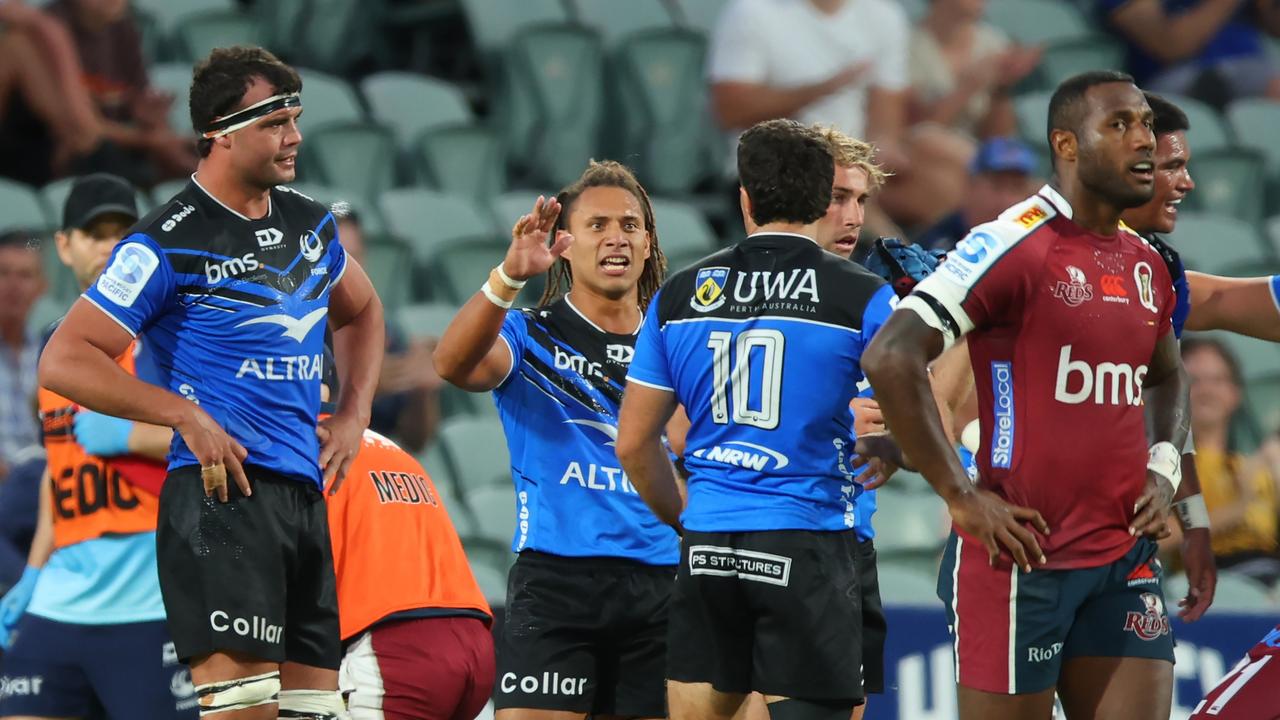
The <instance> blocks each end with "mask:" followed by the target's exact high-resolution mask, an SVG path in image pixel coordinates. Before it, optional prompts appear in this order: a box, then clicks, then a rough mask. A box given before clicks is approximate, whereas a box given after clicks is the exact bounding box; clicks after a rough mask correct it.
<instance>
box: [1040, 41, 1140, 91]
mask: <svg viewBox="0 0 1280 720" xmlns="http://www.w3.org/2000/svg"><path fill="white" fill-rule="evenodd" d="M1123 66H1124V46H1123V45H1121V44H1120V43H1119V42H1117V41H1116V40H1115V39H1113V38H1111V37H1108V36H1106V35H1096V34H1095V35H1089V36H1086V37H1079V38H1071V39H1067V40H1060V41H1058V42H1055V43H1053V44H1051V45H1049V46H1048V47H1047V48H1045V50H1044V56H1043V58H1042V59H1041V61H1040V67H1039V68H1038V69H1037V70H1036V72H1037V73H1038V74H1039V76H1040V78H1041V86H1042V87H1044V88H1047V89H1049V90H1052V89H1053V88H1055V87H1057V85H1058V83H1060V82H1062V81H1063V80H1066V79H1067V78H1069V77H1071V76H1072V75H1076V74H1079V73H1082V72H1086V71H1089V70H1111V69H1114V68H1119V67H1123Z"/></svg>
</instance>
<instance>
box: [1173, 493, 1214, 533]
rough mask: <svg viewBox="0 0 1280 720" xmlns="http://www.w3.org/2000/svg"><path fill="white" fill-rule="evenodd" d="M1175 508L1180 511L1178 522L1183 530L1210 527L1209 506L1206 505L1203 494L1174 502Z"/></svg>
mask: <svg viewBox="0 0 1280 720" xmlns="http://www.w3.org/2000/svg"><path fill="white" fill-rule="evenodd" d="M1173 509H1174V510H1175V511H1176V512H1177V513H1178V522H1179V523H1180V524H1181V525H1182V529H1183V530H1193V529H1195V528H1205V529H1206V530H1207V529H1208V528H1209V508H1207V507H1205V504H1204V496H1203V495H1200V494H1196V495H1191V496H1190V497H1185V498H1183V499H1181V500H1179V501H1178V502H1176V503H1174V504H1173Z"/></svg>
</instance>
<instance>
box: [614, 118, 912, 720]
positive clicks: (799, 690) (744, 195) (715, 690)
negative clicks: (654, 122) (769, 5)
mask: <svg viewBox="0 0 1280 720" xmlns="http://www.w3.org/2000/svg"><path fill="white" fill-rule="evenodd" d="M738 172H739V176H740V179H741V185H742V191H741V193H740V197H741V203H742V211H743V219H744V224H745V225H746V227H747V232H748V234H749V236H748V237H747V239H746V240H745V241H743V242H741V243H738V244H737V245H735V246H734V247H732V248H729V249H726V250H723V251H721V252H718V253H716V254H714V255H711V256H709V257H707V258H704V259H703V260H701V261H699V262H698V263H696V264H694V265H693V266H691V267H690V268H688V269H686V270H683V271H681V272H680V273H677V274H676V275H674V276H673V277H672V278H671V279H670V280H669V281H668V282H667V283H665V284H664V285H663V288H662V290H661V292H660V293H659V294H658V296H657V297H656V298H655V299H654V301H653V303H651V304H650V307H649V311H648V313H647V314H646V317H645V326H644V328H643V329H642V330H641V333H640V339H639V340H638V341H637V344H636V358H635V361H634V362H633V363H632V366H631V369H630V372H629V373H628V378H627V379H628V384H627V393H626V396H625V399H624V402H623V410H622V417H621V422H620V424H619V433H618V444H617V450H618V457H619V459H620V460H622V463H623V467H625V468H626V469H627V472H628V474H629V476H630V477H631V479H632V481H633V482H634V483H635V485H636V487H637V489H639V490H640V493H641V495H642V496H643V497H644V498H645V500H646V502H648V503H649V506H650V507H651V508H653V510H654V513H655V514H656V515H657V516H658V517H660V518H661V519H662V520H663V521H664V522H666V523H667V524H669V525H671V526H672V527H674V528H677V529H680V530H681V531H682V533H683V535H684V542H683V546H682V551H681V552H682V555H681V564H680V569H679V573H678V575H677V579H676V587H675V591H674V593H673V595H672V607H671V614H670V619H669V631H668V654H667V678H668V684H667V690H668V705H669V708H670V712H671V717H673V718H729V717H732V716H733V715H734V714H735V713H736V712H737V711H739V710H740V709H741V707H742V705H743V702H744V701H745V699H746V697H747V695H748V693H751V692H753V691H754V692H759V693H761V694H762V695H764V696H765V701H766V702H767V703H769V714H770V715H771V716H772V717H774V718H783V719H795V720H826V719H828V718H830V719H835V718H840V720H847V718H848V717H849V715H850V713H851V711H852V710H853V708H854V707H855V706H856V705H858V704H860V703H861V702H862V701H863V698H864V691H863V678H862V668H861V666H862V639H861V633H862V612H861V604H862V603H861V597H862V595H861V588H860V583H859V578H858V573H857V571H856V569H855V568H856V563H857V552H858V536H857V533H856V529H855V528H856V524H857V520H858V515H857V513H856V511H855V506H854V502H855V499H856V497H857V495H858V494H859V493H860V492H861V486H860V484H859V482H858V478H856V477H855V476H854V473H853V472H852V469H853V468H854V467H855V466H856V465H857V464H858V461H857V460H856V459H855V458H854V457H853V453H852V451H853V438H852V427H853V416H852V414H851V412H850V410H849V403H850V401H851V400H852V399H853V398H854V396H855V395H856V394H857V384H858V381H859V380H861V379H862V373H861V370H860V368H859V360H860V357H861V354H862V350H863V348H864V347H865V345H866V343H867V341H868V340H869V338H870V337H871V336H872V334H874V332H875V331H876V329H877V328H878V327H879V325H880V324H881V323H882V322H883V321H884V319H885V318H886V317H887V316H888V314H889V312H890V304H889V303H890V299H891V298H892V297H893V290H892V288H890V287H889V286H887V285H886V284H885V283H884V281H883V280H881V279H880V278H878V277H876V276H874V275H872V274H871V273H869V272H867V271H866V270H865V269H863V268H862V267H861V266H859V265H857V264H855V263H850V262H847V261H845V260H844V259H843V258H840V257H837V256H835V255H833V254H831V253H828V252H825V251H824V250H823V249H822V248H821V247H820V246H819V245H818V244H817V242H816V241H815V237H816V236H817V234H818V231H817V226H818V223H819V221H820V220H821V219H822V218H823V216H824V215H825V214H826V213H827V210H828V208H829V206H830V203H831V193H832V186H833V180H834V160H833V157H832V154H831V151H830V149H829V145H828V143H827V142H826V141H825V140H824V139H823V138H822V136H821V135H820V134H819V133H818V132H817V131H815V130H813V129H812V128H808V127H805V126H803V125H800V124H798V123H795V122H793V121H790V120H771V121H768V122H764V123H760V124H758V125H756V126H754V127H753V128H751V129H750V130H748V131H747V132H746V133H744V134H743V135H742V137H741V139H740V140H739V144H738ZM817 367H821V368H822V369H823V371H822V373H821V382H819V381H818V377H817V376H816V375H815V374H814V368H817ZM677 403H679V404H680V405H683V406H684V407H685V409H686V411H687V413H688V416H689V420H690V423H691V424H690V428H689V432H688V436H687V439H686V447H685V452H684V457H683V460H684V466H685V468H686V470H687V471H688V473H689V480H688V503H687V506H686V503H685V502H684V499H683V496H682V493H681V492H680V488H679V485H678V483H677V480H676V476H675V474H674V472H673V471H672V468H671V464H670V462H668V460H667V455H666V450H665V448H664V447H663V445H662V443H661V434H662V430H663V428H664V426H665V425H666V423H667V421H668V418H669V417H670V416H671V414H672V412H673V411H674V410H675V408H676V406H677Z"/></svg>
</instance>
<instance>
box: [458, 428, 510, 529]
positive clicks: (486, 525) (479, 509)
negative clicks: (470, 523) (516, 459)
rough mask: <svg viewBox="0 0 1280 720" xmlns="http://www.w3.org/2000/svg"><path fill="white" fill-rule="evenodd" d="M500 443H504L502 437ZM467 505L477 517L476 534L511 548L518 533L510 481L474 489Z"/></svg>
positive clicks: (468, 496)
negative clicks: (504, 483)
mask: <svg viewBox="0 0 1280 720" xmlns="http://www.w3.org/2000/svg"><path fill="white" fill-rule="evenodd" d="M498 442H499V443H501V442H502V438H501V437H499V438H498ZM467 504H468V505H470V506H471V511H472V513H473V514H474V515H475V521H476V522H475V534H476V535H477V536H479V537H481V538H484V539H485V540H488V541H490V542H494V543H505V544H507V545H508V547H509V546H510V543H511V539H512V538H513V537H514V536H515V532H516V497H515V491H514V490H513V489H512V488H511V483H510V481H508V482H507V484H506V485H494V486H491V487H476V488H473V489H472V490H470V491H469V492H468V493H467Z"/></svg>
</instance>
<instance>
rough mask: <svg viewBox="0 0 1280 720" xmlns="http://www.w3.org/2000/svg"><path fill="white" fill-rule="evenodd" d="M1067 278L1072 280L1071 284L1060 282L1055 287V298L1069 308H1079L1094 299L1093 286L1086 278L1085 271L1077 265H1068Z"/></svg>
mask: <svg viewBox="0 0 1280 720" xmlns="http://www.w3.org/2000/svg"><path fill="white" fill-rule="evenodd" d="M1067 276H1068V277H1070V278H1071V281H1070V282H1063V281H1061V280H1059V281H1058V282H1057V284H1056V285H1054V286H1053V296H1054V297H1056V298H1058V299H1060V300H1062V302H1064V303H1066V304H1067V306H1068V307H1078V306H1079V305H1080V304H1082V303H1085V302H1087V301H1089V300H1092V299H1093V284H1092V283H1090V282H1089V281H1088V279H1087V278H1085V276H1084V271H1083V270H1081V269H1080V268H1078V267H1076V266H1075V265H1068V266H1067Z"/></svg>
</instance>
